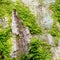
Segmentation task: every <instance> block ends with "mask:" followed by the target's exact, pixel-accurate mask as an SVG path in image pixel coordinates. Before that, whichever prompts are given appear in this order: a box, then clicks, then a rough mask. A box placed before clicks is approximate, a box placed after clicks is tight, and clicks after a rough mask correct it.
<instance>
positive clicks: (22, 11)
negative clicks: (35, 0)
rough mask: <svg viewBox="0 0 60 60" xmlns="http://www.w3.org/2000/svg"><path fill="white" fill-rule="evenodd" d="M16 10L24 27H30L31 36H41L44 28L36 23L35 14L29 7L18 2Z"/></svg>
mask: <svg viewBox="0 0 60 60" xmlns="http://www.w3.org/2000/svg"><path fill="white" fill-rule="evenodd" d="M16 9H17V13H18V16H19V18H20V19H21V20H22V22H23V25H24V26H28V27H29V29H30V32H31V34H41V33H42V30H41V29H42V28H41V27H40V26H38V24H37V23H36V18H35V16H34V14H32V13H31V11H30V10H29V8H28V7H26V6H25V4H23V3H22V2H17V4H16Z"/></svg>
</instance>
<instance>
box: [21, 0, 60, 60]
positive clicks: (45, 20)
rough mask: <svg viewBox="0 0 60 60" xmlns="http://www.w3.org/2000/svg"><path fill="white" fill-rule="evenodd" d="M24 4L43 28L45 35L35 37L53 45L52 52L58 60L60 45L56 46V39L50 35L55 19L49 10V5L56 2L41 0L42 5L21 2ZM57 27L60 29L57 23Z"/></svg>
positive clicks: (35, 0) (31, 0)
mask: <svg viewBox="0 0 60 60" xmlns="http://www.w3.org/2000/svg"><path fill="white" fill-rule="evenodd" d="M21 1H22V2H23V3H24V4H26V5H27V6H28V7H29V8H30V10H31V12H32V13H33V14H34V15H35V16H36V21H37V23H38V24H39V25H41V26H42V27H43V32H44V35H38V36H37V35H35V36H37V37H38V38H40V39H43V40H45V41H46V42H47V43H49V44H50V45H53V47H52V48H51V51H52V53H53V60H57V59H58V57H59V55H60V45H58V46H55V41H54V40H55V39H54V37H53V36H51V35H50V34H48V31H45V30H49V29H51V28H52V24H53V19H51V13H52V12H51V11H50V10H49V4H50V3H51V2H54V1H55V0H44V1H42V0H39V1H42V2H41V3H42V4H41V3H40V2H38V0H26V1H25V0H21ZM57 27H58V28H60V25H59V24H58V23H57Z"/></svg>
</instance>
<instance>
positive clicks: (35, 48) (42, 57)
mask: <svg viewBox="0 0 60 60" xmlns="http://www.w3.org/2000/svg"><path fill="white" fill-rule="evenodd" d="M50 48H51V47H50V45H48V44H47V43H46V42H44V41H42V40H39V39H38V38H32V40H31V42H30V50H29V57H30V60H51V57H52V53H51V51H50Z"/></svg>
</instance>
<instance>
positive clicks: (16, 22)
mask: <svg viewBox="0 0 60 60" xmlns="http://www.w3.org/2000/svg"><path fill="white" fill-rule="evenodd" d="M12 33H13V35H14V36H15V37H14V39H13V53H12V55H11V56H12V57H15V56H18V55H19V54H22V53H23V54H28V44H29V41H30V39H31V34H30V32H29V29H28V27H25V28H24V27H23V25H22V22H21V20H20V19H19V18H18V16H17V14H16V11H15V10H14V11H13V14H12ZM17 59H18V58H17ZM18 60H19V59H18Z"/></svg>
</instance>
